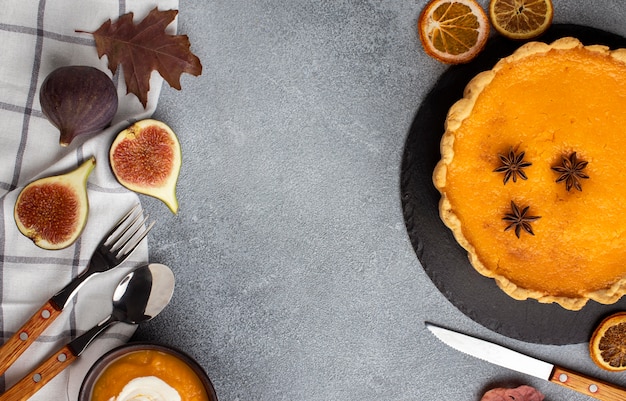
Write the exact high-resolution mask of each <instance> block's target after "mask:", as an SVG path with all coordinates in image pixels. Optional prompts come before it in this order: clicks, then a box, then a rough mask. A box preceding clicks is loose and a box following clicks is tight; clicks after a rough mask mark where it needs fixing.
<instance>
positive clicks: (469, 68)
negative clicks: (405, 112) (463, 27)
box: [400, 24, 626, 344]
mask: <svg viewBox="0 0 626 401" xmlns="http://www.w3.org/2000/svg"><path fill="white" fill-rule="evenodd" d="M564 36H573V37H576V38H578V39H579V40H580V41H581V42H583V43H584V44H603V45H607V46H609V47H610V48H612V49H614V48H626V39H625V38H623V37H621V36H618V35H615V34H612V33H609V32H605V31H602V30H599V29H595V28H589V27H584V26H578V25H569V24H568V25H560V24H559V25H557V24H555V25H553V26H552V27H551V28H550V29H549V30H548V31H547V32H546V33H545V34H544V35H543V36H542V37H541V38H539V39H537V40H540V41H544V42H548V43H549V42H552V41H553V40H556V39H558V38H561V37H564ZM520 45H521V43H520V42H514V41H510V40H508V39H505V38H503V37H501V36H495V37H493V38H491V39H490V40H489V42H488V44H487V46H486V48H485V49H484V50H483V52H481V53H480V55H479V56H478V57H477V58H476V59H474V60H473V61H472V62H471V63H469V64H464V65H458V66H452V67H450V68H449V69H448V70H446V71H445V72H444V73H443V74H442V75H441V77H440V78H439V80H438V81H437V82H436V83H435V85H434V87H433V88H432V90H431V91H430V92H429V93H428V95H427V96H426V98H425V99H424V101H423V102H422V104H421V106H420V108H419V110H418V111H417V114H416V116H415V119H414V120H413V124H412V125H411V129H410V132H409V134H408V136H407V140H406V144H405V149H404V155H403V160H402V169H401V181H400V185H401V200H402V207H403V211H404V220H405V223H406V227H407V231H408V234H409V237H410V239H411V243H412V244H413V247H414V249H415V253H416V254H417V257H418V258H419V260H420V262H421V264H422V266H423V268H424V270H425V271H426V273H427V274H428V276H429V277H430V279H431V280H432V282H433V283H434V284H435V286H436V287H437V288H438V289H439V291H441V293H442V294H443V295H444V296H445V297H446V298H448V300H449V301H450V302H451V303H452V304H453V305H454V306H456V307H457V308H458V309H459V310H460V311H461V312H463V313H464V314H465V315H467V316H468V317H470V318H471V319H473V320H474V321H476V322H478V323H479V324H481V325H483V326H485V327H486V328H488V329H490V330H493V331H495V332H497V333H500V334H502V335H505V336H507V337H511V338H515V339H518V340H522V341H526V342H532V343H539V344H576V343H583V342H587V341H589V337H590V335H591V333H592V331H593V329H594V328H595V326H596V325H597V324H598V323H599V321H600V320H601V319H602V318H603V317H605V316H606V315H608V314H611V313H614V312H616V311H620V310H625V309H626V299H624V298H623V299H622V300H620V301H619V302H618V303H616V304H613V305H601V304H598V303H596V302H593V301H590V302H588V303H587V305H586V306H585V307H584V308H583V309H581V310H580V311H568V310H566V309H563V308H562V307H561V306H559V305H556V304H541V303H539V302H537V301H535V300H527V301H517V300H514V299H513V298H510V297H509V296H508V295H506V294H505V293H504V292H503V291H502V290H500V289H499V288H498V286H497V285H496V283H495V281H494V280H493V279H490V278H486V277H484V276H482V275H480V274H479V273H477V272H476V271H475V270H474V268H473V267H472V266H471V265H470V263H469V260H468V258H467V252H466V251H465V250H464V249H463V248H461V246H459V245H458V243H457V242H456V240H455V239H454V237H453V236H452V232H451V231H450V230H449V229H448V228H447V227H446V226H445V225H444V224H443V222H442V221H441V219H440V218H439V209H438V205H439V198H440V196H439V192H438V191H437V190H436V189H435V187H434V186H433V183H432V173H433V170H434V168H435V165H436V164H437V162H438V161H439V158H440V153H439V142H440V140H441V136H442V134H443V131H444V128H443V126H444V121H445V118H446V114H447V112H448V109H449V108H450V106H452V104H454V102H456V101H457V100H458V99H460V98H461V97H462V96H463V89H464V88H465V86H466V85H467V83H468V82H469V80H470V79H471V78H472V77H474V76H475V75H476V74H478V73H479V72H481V71H484V70H489V69H491V68H492V67H493V65H494V64H495V63H496V62H497V61H498V60H499V59H501V58H502V57H506V56H508V55H509V54H511V53H512V52H513V51H514V50H515V49H517V48H518V47H519V46H520ZM625 246H626V244H625Z"/></svg>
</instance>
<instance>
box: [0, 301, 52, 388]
mask: <svg viewBox="0 0 626 401" xmlns="http://www.w3.org/2000/svg"><path fill="white" fill-rule="evenodd" d="M61 312H62V311H61V310H60V309H58V308H56V307H55V306H54V304H53V303H52V302H50V301H48V302H46V304H45V305H44V306H42V307H41V308H40V309H39V310H38V311H37V312H36V313H35V314H34V315H33V316H32V317H31V318H30V319H29V320H28V321H27V322H26V323H24V325H23V326H22V327H21V328H20V329H19V330H18V331H17V332H16V333H15V334H13V336H12V337H11V338H9V339H8V340H7V342H5V343H4V344H3V345H2V347H0V375H2V374H4V372H6V370H7V369H8V368H9V366H11V365H12V364H13V362H15V361H16V360H17V358H19V356H20V355H22V353H24V351H26V348H28V347H29V346H30V345H31V344H32V343H33V342H35V340H36V339H37V337H39V336H40V335H41V333H43V331H44V330H45V329H46V328H47V327H48V326H50V324H51V323H52V322H53V321H54V320H55V319H56V318H57V317H59V315H60V314H61Z"/></svg>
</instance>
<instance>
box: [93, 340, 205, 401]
mask: <svg viewBox="0 0 626 401" xmlns="http://www.w3.org/2000/svg"><path fill="white" fill-rule="evenodd" d="M137 378H157V379H160V380H162V381H163V382H165V383H167V385H169V386H170V387H172V388H173V389H174V390H176V392H178V394H179V396H180V399H181V401H209V397H208V395H207V393H206V390H205V388H204V385H203V383H202V381H201V380H200V378H199V377H198V375H197V374H196V373H195V372H194V371H193V370H192V369H191V368H190V367H189V366H188V365H187V364H186V363H185V362H184V361H182V360H180V359H179V358H177V357H176V356H174V355H171V354H168V353H165V352H161V351H158V350H150V349H147V350H137V351H132V352H129V353H128V354H126V355H124V356H121V357H120V358H118V359H117V360H115V361H113V362H112V363H111V364H110V365H108V366H107V368H106V369H105V370H104V371H103V372H102V374H101V375H100V376H99V377H98V379H97V380H96V382H95V385H94V387H93V391H92V394H91V401H111V400H116V397H118V396H119V395H120V394H121V393H122V391H123V390H124V387H125V386H126V385H127V384H128V383H130V382H131V381H132V380H134V379H137Z"/></svg>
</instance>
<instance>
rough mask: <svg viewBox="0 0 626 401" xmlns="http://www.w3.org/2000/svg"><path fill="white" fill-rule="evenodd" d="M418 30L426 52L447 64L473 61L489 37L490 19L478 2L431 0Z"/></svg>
mask: <svg viewBox="0 0 626 401" xmlns="http://www.w3.org/2000/svg"><path fill="white" fill-rule="evenodd" d="M417 28H418V31H419V36H420V41H421V42H422V45H423V46H424V50H425V51H426V53H427V54H428V55H430V56H431V57H434V58H435V59H437V60H439V61H442V62H444V63H448V64H461V63H467V62H468V61H470V60H472V59H473V58H474V57H476V55H478V53H480V51H481V50H482V49H483V48H484V47H485V44H487V38H488V37H489V19H488V18H487V15H486V14H485V11H484V10H483V9H482V7H481V6H480V5H479V4H478V3H477V2H476V1H475V0H432V1H430V2H429V3H428V4H427V5H426V7H425V8H424V10H422V12H421V14H420V17H419V20H418V22H417Z"/></svg>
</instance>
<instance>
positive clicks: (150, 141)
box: [113, 126, 175, 187]
mask: <svg viewBox="0 0 626 401" xmlns="http://www.w3.org/2000/svg"><path fill="white" fill-rule="evenodd" d="M133 133H134V134H135V137H134V138H131V137H127V138H126V139H124V140H123V141H121V142H120V143H119V144H118V145H117V147H116V148H115V150H114V152H113V160H114V163H115V171H116V174H117V176H118V177H119V178H120V179H122V180H124V181H126V182H129V183H132V184H134V185H139V186H142V187H158V186H159V185H161V184H163V183H165V182H166V181H167V179H168V177H169V176H170V175H171V174H172V169H173V164H174V158H175V155H174V150H173V146H174V143H173V141H172V139H171V138H170V136H169V134H168V133H167V132H166V131H165V130H163V129H162V128H160V127H156V126H149V127H145V128H143V129H141V130H136V131H134V132H133Z"/></svg>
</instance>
